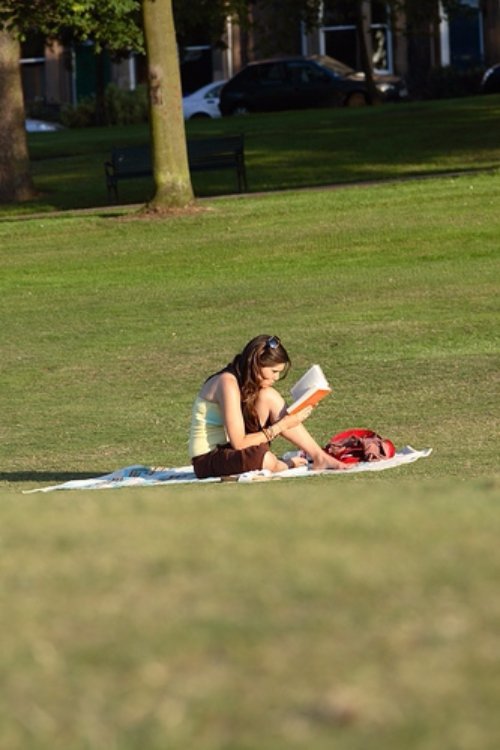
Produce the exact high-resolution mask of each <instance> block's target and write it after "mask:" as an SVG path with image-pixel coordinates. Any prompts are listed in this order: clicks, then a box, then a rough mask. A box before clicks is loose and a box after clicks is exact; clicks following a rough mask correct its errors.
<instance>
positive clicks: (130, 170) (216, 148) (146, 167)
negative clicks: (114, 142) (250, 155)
mask: <svg viewBox="0 0 500 750" xmlns="http://www.w3.org/2000/svg"><path fill="white" fill-rule="evenodd" d="M187 151H188V161H189V171H190V172H203V171H206V170H213V169H235V170H236V176H237V179H238V190H239V192H240V193H242V192H244V191H246V190H247V189H248V188H247V178H246V170H245V153H244V141H243V135H228V136H221V137H217V138H193V139H189V140H188V141H187ZM104 170H105V173H106V186H107V188H108V196H109V198H110V199H112V198H113V196H114V198H115V200H118V182H119V181H120V180H130V179H134V178H135V177H147V176H149V175H151V174H152V173H153V162H152V158H151V149H150V147H149V146H128V147H124V148H114V149H113V150H112V152H111V159H110V160H109V161H107V162H105V164H104Z"/></svg>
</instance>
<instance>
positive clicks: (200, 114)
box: [189, 112, 211, 120]
mask: <svg viewBox="0 0 500 750" xmlns="http://www.w3.org/2000/svg"><path fill="white" fill-rule="evenodd" d="M189 119H190V120H210V119H211V118H210V115H207V113H206V112H195V113H194V115H191V117H190V118H189Z"/></svg>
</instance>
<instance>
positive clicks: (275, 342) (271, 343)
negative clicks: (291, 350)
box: [264, 336, 281, 349]
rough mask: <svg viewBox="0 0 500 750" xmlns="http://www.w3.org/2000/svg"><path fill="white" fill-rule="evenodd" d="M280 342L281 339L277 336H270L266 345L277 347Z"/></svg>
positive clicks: (271, 347) (270, 347) (269, 347)
mask: <svg viewBox="0 0 500 750" xmlns="http://www.w3.org/2000/svg"><path fill="white" fill-rule="evenodd" d="M280 344H281V341H280V340H279V338H278V337H277V336H269V338H268V339H267V341H266V343H265V344H264V346H265V347H266V349H277V348H278V346H279V345H280Z"/></svg>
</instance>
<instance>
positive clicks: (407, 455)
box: [24, 445, 432, 494]
mask: <svg viewBox="0 0 500 750" xmlns="http://www.w3.org/2000/svg"><path fill="white" fill-rule="evenodd" d="M431 453H432V448H424V449H423V450H415V448H412V447H411V446H410V445H406V446H405V447H404V448H401V449H400V450H398V451H397V452H396V454H395V455H394V456H393V457H392V458H389V459H387V460H384V461H374V462H369V463H359V464H353V465H352V466H350V467H349V468H348V469H345V470H343V471H339V472H337V471H331V470H321V471H316V470H313V469H310V468H309V467H308V466H299V467H297V468H296V469H287V470H286V471H280V472H278V473H275V474H273V473H272V472H270V471H268V470H267V469H262V470H261V471H249V472H247V473H246V474H240V475H239V476H237V477H232V478H231V479H233V481H235V482H240V483H250V482H255V481H268V480H276V479H292V478H294V477H302V478H306V477H313V476H318V475H319V474H322V475H328V476H332V477H333V476H345V475H346V474H358V473H359V472H360V471H385V470H386V469H395V468H396V467H398V466H402V465H403V464H410V463H413V462H414V461H417V460H418V459H419V458H425V457H427V456H430V454H431ZM220 481H227V479H226V478H224V479H223V480H221V479H220V478H219V477H209V478H208V479H197V478H196V476H195V475H194V472H193V469H192V467H191V466H180V467H178V468H176V469H166V468H151V467H149V466H141V465H138V466H127V467H125V468H124V469H118V470H117V471H114V472H112V473H111V474H105V475H104V476H101V477H95V478H92V479H72V480H70V481H69V482H64V483H63V484H55V485H52V486H51V487H37V488H36V489H34V490H24V494H30V493H33V492H52V491H53V490H109V489H118V488H120V487H151V486H153V485H171V484H188V483H191V482H195V483H197V484H201V483H209V482H220Z"/></svg>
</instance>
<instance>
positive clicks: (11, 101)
mask: <svg viewBox="0 0 500 750" xmlns="http://www.w3.org/2000/svg"><path fill="white" fill-rule="evenodd" d="M20 59H21V48H20V45H19V42H18V41H17V39H15V38H14V37H13V36H12V35H11V34H9V33H8V32H7V31H2V30H0V113H1V118H0V203H10V202H15V201H26V200H30V199H32V198H34V197H35V190H34V188H33V183H32V181H31V175H30V164H29V156H28V145H27V141H26V130H25V127H24V99H23V88H22V83H21V67H20V63H19V61H20Z"/></svg>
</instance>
